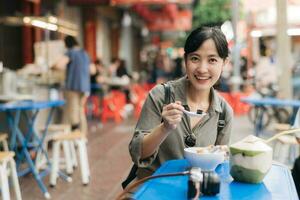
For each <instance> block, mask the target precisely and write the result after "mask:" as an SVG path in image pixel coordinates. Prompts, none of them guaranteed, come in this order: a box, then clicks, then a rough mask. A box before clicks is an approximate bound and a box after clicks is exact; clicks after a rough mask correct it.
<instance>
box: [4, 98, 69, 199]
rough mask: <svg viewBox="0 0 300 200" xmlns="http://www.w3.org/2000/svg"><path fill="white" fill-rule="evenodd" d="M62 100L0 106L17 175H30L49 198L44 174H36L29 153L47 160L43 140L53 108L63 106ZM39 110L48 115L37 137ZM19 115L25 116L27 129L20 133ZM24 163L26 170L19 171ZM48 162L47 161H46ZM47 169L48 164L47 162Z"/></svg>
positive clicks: (18, 102)
mask: <svg viewBox="0 0 300 200" xmlns="http://www.w3.org/2000/svg"><path fill="white" fill-rule="evenodd" d="M64 103H65V102H64V101H63V100H56V101H17V102H11V103H5V104H0V112H5V113H6V118H7V122H8V126H9V129H10V144H9V147H10V149H11V150H13V151H15V152H16V162H17V168H18V175H19V176H23V175H25V174H27V173H30V172H31V173H32V174H33V176H34V178H35V180H36V181H37V183H38V186H39V187H40V189H41V190H42V192H43V193H44V195H45V196H46V197H49V196H50V195H49V193H48V191H47V188H46V186H45V185H44V183H43V182H42V177H43V176H44V174H45V172H44V173H43V172H41V173H38V171H37V169H36V167H35V163H34V161H33V160H32V158H31V155H30V152H29V149H30V151H35V152H37V151H42V152H43V153H44V154H45V156H46V158H47V159H48V155H47V152H46V151H45V150H44V149H43V148H42V144H43V141H44V138H45V136H46V134H47V130H48V126H49V124H50V122H51V118H52V115H53V111H54V108H55V107H58V106H62V105H64ZM41 109H50V112H49V114H48V117H47V120H46V124H45V129H44V132H43V133H42V134H41V135H39V134H37V133H36V131H35V129H34V127H35V121H36V117H37V115H38V113H39V111H40V110H41ZM21 114H24V116H25V123H26V127H27V131H26V132H22V131H21V130H20V128H19V123H20V117H21ZM22 161H25V162H26V163H27V164H28V168H27V169H25V170H22V171H20V170H19V167H20V165H21V162H22ZM48 161H49V160H48ZM48 167H50V163H49V162H48Z"/></svg>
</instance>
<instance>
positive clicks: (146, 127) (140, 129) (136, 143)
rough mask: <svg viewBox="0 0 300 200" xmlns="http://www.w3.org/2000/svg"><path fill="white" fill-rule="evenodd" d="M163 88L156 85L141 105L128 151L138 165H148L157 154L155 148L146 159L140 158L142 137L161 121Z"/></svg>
mask: <svg viewBox="0 0 300 200" xmlns="http://www.w3.org/2000/svg"><path fill="white" fill-rule="evenodd" d="M163 97H164V88H163V86H162V85H158V86H156V87H155V88H154V89H153V90H151V91H150V93H149V94H148V96H147V98H146V101H145V103H144V105H143V108H142V111H141V114H140V118H139V120H138V122H137V125H136V128H135V131H134V135H133V137H132V139H131V142H130V144H129V152H130V155H131V158H132V161H133V162H134V163H135V164H136V165H138V167H147V166H149V165H150V164H151V163H152V162H153V161H154V159H155V158H156V156H157V150H156V151H155V153H154V154H153V155H151V156H149V157H148V158H146V159H141V155H142V145H143V138H144V136H145V135H146V134H149V133H150V132H151V131H152V130H153V129H154V128H155V127H157V126H158V125H159V124H160V123H161V120H162V118H161V110H162V107H163V99H164V98H163Z"/></svg>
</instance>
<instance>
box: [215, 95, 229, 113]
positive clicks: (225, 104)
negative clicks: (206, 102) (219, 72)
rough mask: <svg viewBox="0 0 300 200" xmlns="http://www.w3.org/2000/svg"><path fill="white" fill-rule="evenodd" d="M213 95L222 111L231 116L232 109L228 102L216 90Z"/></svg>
mask: <svg viewBox="0 0 300 200" xmlns="http://www.w3.org/2000/svg"><path fill="white" fill-rule="evenodd" d="M215 95H216V97H217V98H218V101H219V103H220V106H221V110H222V112H225V113H228V114H229V115H231V116H233V109H232V107H231V106H230V104H229V103H228V102H227V101H226V100H225V99H224V97H223V96H222V95H220V94H219V93H218V92H217V91H215Z"/></svg>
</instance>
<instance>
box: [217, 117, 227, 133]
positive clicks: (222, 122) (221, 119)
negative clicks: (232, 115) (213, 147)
mask: <svg viewBox="0 0 300 200" xmlns="http://www.w3.org/2000/svg"><path fill="white" fill-rule="evenodd" d="M224 127H225V113H224V112H221V113H220V114H219V120H218V135H219V134H220V132H221V131H222V129H223V128H224Z"/></svg>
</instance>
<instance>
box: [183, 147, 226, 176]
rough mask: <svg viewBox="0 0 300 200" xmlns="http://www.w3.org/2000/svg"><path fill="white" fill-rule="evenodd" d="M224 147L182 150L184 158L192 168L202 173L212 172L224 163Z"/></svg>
mask: <svg viewBox="0 0 300 200" xmlns="http://www.w3.org/2000/svg"><path fill="white" fill-rule="evenodd" d="M226 149H227V147H226V146H213V145H211V146H208V147H189V148H185V149H184V157H185V158H186V159H187V161H188V162H189V163H190V164H191V166H192V167H199V168H201V170H202V171H214V170H215V168H216V167H217V166H218V165H219V164H220V163H222V162H223V161H224V158H225V155H226V152H227V151H226Z"/></svg>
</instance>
